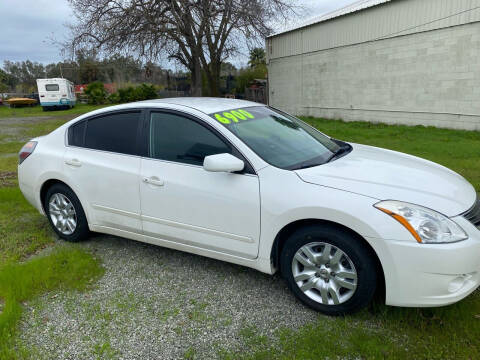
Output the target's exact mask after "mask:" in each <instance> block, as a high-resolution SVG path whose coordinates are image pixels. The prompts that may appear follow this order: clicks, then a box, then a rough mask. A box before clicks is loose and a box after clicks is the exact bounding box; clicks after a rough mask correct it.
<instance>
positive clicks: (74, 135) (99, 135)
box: [68, 111, 142, 155]
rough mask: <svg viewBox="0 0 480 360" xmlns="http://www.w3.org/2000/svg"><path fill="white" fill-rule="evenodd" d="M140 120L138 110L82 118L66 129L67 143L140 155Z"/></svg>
mask: <svg viewBox="0 0 480 360" xmlns="http://www.w3.org/2000/svg"><path fill="white" fill-rule="evenodd" d="M141 121H142V120H141V113H140V111H135V112H133V111H132V112H125V113H115V114H109V115H105V116H99V117H95V118H93V119H89V120H84V121H81V122H79V123H77V124H74V125H72V126H71V127H70V128H69V129H68V143H69V145H73V146H80V147H85V148H89V149H95V150H103V151H110V152H116V153H121V154H128V155H140V153H139V150H138V147H137V137H138V133H139V131H140V129H141Z"/></svg>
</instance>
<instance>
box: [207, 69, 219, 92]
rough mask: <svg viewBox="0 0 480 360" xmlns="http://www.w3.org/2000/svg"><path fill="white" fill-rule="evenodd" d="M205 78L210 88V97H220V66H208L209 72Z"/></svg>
mask: <svg viewBox="0 0 480 360" xmlns="http://www.w3.org/2000/svg"><path fill="white" fill-rule="evenodd" d="M209 75H210V76H208V77H207V80H208V85H209V88H210V96H214V97H218V96H220V64H210V71H209Z"/></svg>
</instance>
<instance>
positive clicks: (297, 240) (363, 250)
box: [280, 225, 377, 316]
mask: <svg viewBox="0 0 480 360" xmlns="http://www.w3.org/2000/svg"><path fill="white" fill-rule="evenodd" d="M339 251H340V252H339ZM373 256H374V255H373V254H372V253H371V251H369V249H368V248H367V246H366V245H364V244H363V243H362V239H359V238H358V237H357V236H355V235H352V234H351V233H350V232H349V231H347V230H343V229H341V228H338V227H336V226H331V225H325V226H322V225H313V226H306V227H303V228H300V229H298V230H297V231H295V232H294V233H293V234H292V235H291V236H290V237H289V238H288V239H287V240H286V243H285V244H284V247H283V250H282V253H281V258H280V268H281V272H282V275H283V277H284V278H285V280H286V282H287V284H288V287H289V288H290V290H291V291H292V292H293V293H294V294H295V296H296V297H297V298H298V299H299V300H300V301H302V302H303V303H304V304H306V305H307V306H309V307H310V308H312V309H314V310H316V311H319V312H321V313H324V314H326V315H332V316H338V315H346V314H351V313H354V312H356V311H358V310H360V309H362V308H364V307H366V306H367V305H368V304H369V303H370V302H371V301H372V299H373V296H374V294H375V290H376V287H377V267H376V262H375V261H374V258H373Z"/></svg>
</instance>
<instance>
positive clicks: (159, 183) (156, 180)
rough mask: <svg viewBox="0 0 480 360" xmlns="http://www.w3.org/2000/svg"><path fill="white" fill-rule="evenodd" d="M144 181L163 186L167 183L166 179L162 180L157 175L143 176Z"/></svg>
mask: <svg viewBox="0 0 480 360" xmlns="http://www.w3.org/2000/svg"><path fill="white" fill-rule="evenodd" d="M143 182H144V183H145V184H150V185H155V186H163V185H165V181H163V180H160V179H159V178H157V177H150V178H147V177H145V178H143Z"/></svg>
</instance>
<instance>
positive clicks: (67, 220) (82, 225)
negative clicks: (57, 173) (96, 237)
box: [44, 184, 89, 242]
mask: <svg viewBox="0 0 480 360" xmlns="http://www.w3.org/2000/svg"><path fill="white" fill-rule="evenodd" d="M44 208H45V212H46V214H47V217H48V221H49V222H50V225H51V226H52V228H53V230H54V231H55V233H57V235H58V236H59V237H60V238H62V239H64V240H66V241H70V242H77V241H81V240H84V239H85V238H87V237H88V234H89V229H88V222H87V218H86V216H85V212H84V211H83V208H82V205H81V204H80V200H78V197H77V196H76V195H75V193H74V192H73V191H72V189H70V188H69V187H68V186H66V185H63V184H54V185H53V186H51V187H50V188H49V189H48V191H47V194H46V196H45V199H44Z"/></svg>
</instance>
